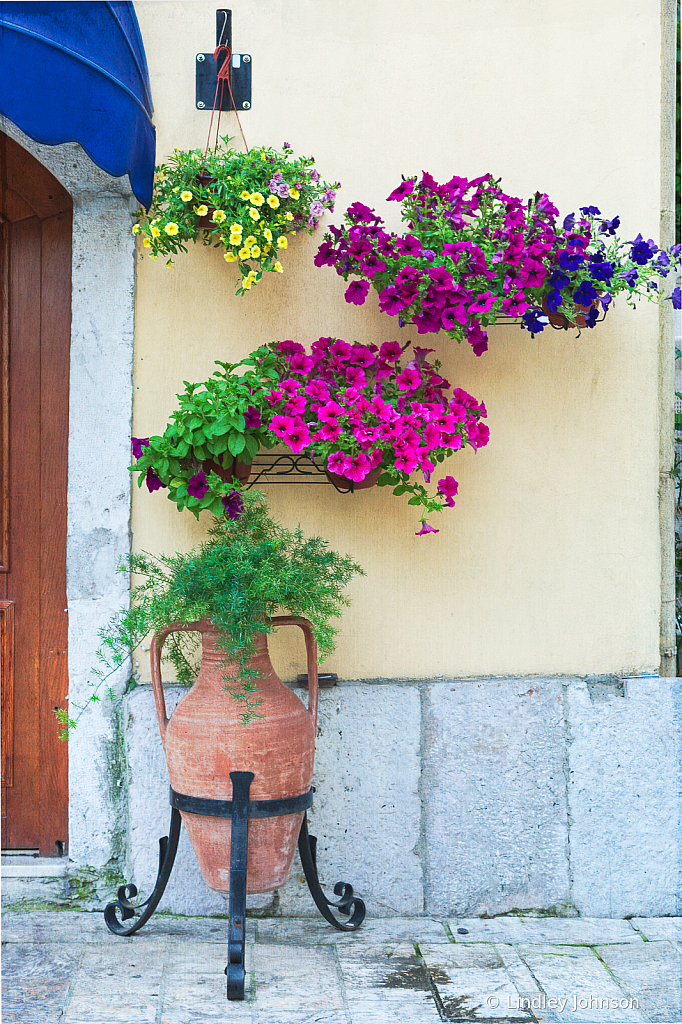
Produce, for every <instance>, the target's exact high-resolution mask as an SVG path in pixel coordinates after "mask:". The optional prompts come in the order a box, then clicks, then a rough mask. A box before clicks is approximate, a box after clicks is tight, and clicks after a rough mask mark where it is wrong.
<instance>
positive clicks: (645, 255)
mask: <svg viewBox="0 0 682 1024" xmlns="http://www.w3.org/2000/svg"><path fill="white" fill-rule="evenodd" d="M655 253H656V246H655V245H654V243H653V242H652V241H651V239H649V241H648V242H645V241H644V239H643V238H642V236H641V234H639V235H637V238H636V239H635V240H634V242H633V243H632V249H631V250H630V259H631V260H632V262H633V263H638V264H639V265H640V267H643V266H645V264H647V263H648V262H649V260H650V259H651V258H652V257H653V256H654V255H655Z"/></svg>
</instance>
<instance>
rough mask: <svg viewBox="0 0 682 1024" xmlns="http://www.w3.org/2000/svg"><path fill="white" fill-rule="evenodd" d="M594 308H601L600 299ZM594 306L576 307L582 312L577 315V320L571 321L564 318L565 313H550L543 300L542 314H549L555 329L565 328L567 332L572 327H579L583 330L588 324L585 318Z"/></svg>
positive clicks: (595, 302) (594, 304)
mask: <svg viewBox="0 0 682 1024" xmlns="http://www.w3.org/2000/svg"><path fill="white" fill-rule="evenodd" d="M592 306H597V307H598V306H599V299H595V300H594V302H593V303H592ZM592 306H580V305H576V309H578V310H582V312H580V313H576V317H575V320H569V319H568V317H566V316H564V314H563V313H558V312H557V313H550V311H549V310H548V309H547V304H546V302H545V300H544V299H543V300H542V312H543V313H546V314H547V316H548V317H549V322H550V323H551V324H552V325H553V326H554V327H561V328H563V329H564V330H566V331H567V330H568V329H569V328H570V327H579V328H580V329H581V330H582V328H583V327H584V326H585V324H586V319H585V318H586V316H587V314H588V313H589V311H590V310H591V309H592Z"/></svg>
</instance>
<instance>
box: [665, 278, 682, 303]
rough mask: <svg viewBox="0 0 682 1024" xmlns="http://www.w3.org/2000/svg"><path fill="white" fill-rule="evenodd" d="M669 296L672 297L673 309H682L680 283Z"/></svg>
mask: <svg viewBox="0 0 682 1024" xmlns="http://www.w3.org/2000/svg"><path fill="white" fill-rule="evenodd" d="M668 298H669V299H670V301H671V302H672V304H673V309H682V297H681V295H680V286H679V284H678V286H677V288H673V293H672V295H669V296H668Z"/></svg>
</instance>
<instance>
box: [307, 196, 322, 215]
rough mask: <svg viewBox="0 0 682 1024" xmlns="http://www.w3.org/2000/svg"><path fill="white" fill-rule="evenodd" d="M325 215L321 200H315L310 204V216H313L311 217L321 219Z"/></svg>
mask: <svg viewBox="0 0 682 1024" xmlns="http://www.w3.org/2000/svg"><path fill="white" fill-rule="evenodd" d="M323 213H324V206H323V205H322V203H321V202H320V201H319V199H313V201H312V203H311V204H310V214H311V216H312V217H321V216H322V214H323Z"/></svg>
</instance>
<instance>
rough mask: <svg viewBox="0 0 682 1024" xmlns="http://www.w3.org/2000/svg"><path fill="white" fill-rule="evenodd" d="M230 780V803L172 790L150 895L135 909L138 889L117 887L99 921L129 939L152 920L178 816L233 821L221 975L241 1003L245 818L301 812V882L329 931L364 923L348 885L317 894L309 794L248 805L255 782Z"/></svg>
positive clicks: (235, 775) (238, 776)
mask: <svg viewBox="0 0 682 1024" xmlns="http://www.w3.org/2000/svg"><path fill="white" fill-rule="evenodd" d="M230 778H231V779H232V799H231V800H205V799H202V798H200V797H192V796H183V794H182V793H176V792H175V790H173V789H171V791H170V803H171V807H172V810H171V821H170V830H169V833H168V835H167V836H164V837H163V838H162V839H160V840H159V871H158V875H157V877H156V884H155V886H154V889H153V892H152V894H151V896H150V897H149V899H147V900H145V902H144V903H140V904H134V903H132V902H131V901H132V900H134V899H135V897H136V896H137V888H136V887H135V886H134V885H132V884H128V885H122V886H121V887H120V888H119V890H118V897H117V899H116V900H115V901H114V902H113V903H110V904H109V905H108V906H107V907H106V909H105V911H104V920H105V921H106V924H107V928H108V929H109V931H111V932H114V934H115V935H132V934H133V933H134V932H136V931H138V930H139V929H140V928H141V927H142V926H143V925H144V924H145V923H146V922H147V921H148V920H149V918H150V917H151V916H152V914H153V913H154V911H155V910H156V908H157V906H158V905H159V900H160V899H161V897H162V896H163V893H164V890H165V888H166V885H167V884H168V879H169V878H170V873H171V871H172V870H173V863H174V862H175V854H176V853H177V849H178V840H179V838H180V826H181V824H182V818H181V817H180V811H189V812H191V813H192V814H207V815H210V816H213V817H219V818H232V835H231V840H230V903H229V926H228V940H227V967H226V968H225V974H226V975H227V998H228V999H243V998H244V980H245V964H244V940H245V917H246V865H247V859H248V842H249V818H274V817H277V816H278V815H281V814H296V813H298V812H300V811H303V822H302V824H301V831H300V833H299V836H298V852H299V854H300V856H301V863H302V865H303V871H304V873H305V880H306V882H307V883H308V888H309V889H310V894H311V896H312V897H313V899H314V901H315V904H316V906H317V908H318V910H319V911H320V913H321V914H322V916H323V917H324V918H325V920H327V921H329V923H330V924H331V925H333V926H334V928H338V930H339V931H343V932H353V931H355V930H356V929H357V928H359V927H360V925H361V924H362V922H363V921H364V919H365V904H364V903H363V902H362V900H361V899H360V898H359V897H358V896H356V895H355V894H354V893H353V886H352V885H348V883H347V882H337V883H336V885H335V886H334V894H335V895H336V896H339V897H340V899H339V901H338V903H334V902H332V901H331V900H328V899H327V897H326V896H325V894H324V893H323V892H322V888H321V886H320V880H319V878H318V875H317V859H316V848H317V839H316V838H315V836H311V835H310V834H309V833H308V821H307V816H306V813H305V812H306V810H307V809H308V807H311V806H312V802H313V791H312V789H311V790H309V791H308V792H307V793H303V794H302V795H301V796H296V797H291V798H288V799H285V800H249V789H250V787H251V783H252V782H253V778H254V776H253V772H230ZM333 910H336V911H338V912H339V913H340V914H343V915H345V916H346V917H347V918H348V920H347V921H339V920H338V919H337V918H336V917H335V915H334V913H333ZM131 918H132V919H133V920H132V921H131ZM126 921H131V923H130V924H128V925H126V924H125V922H126Z"/></svg>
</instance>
